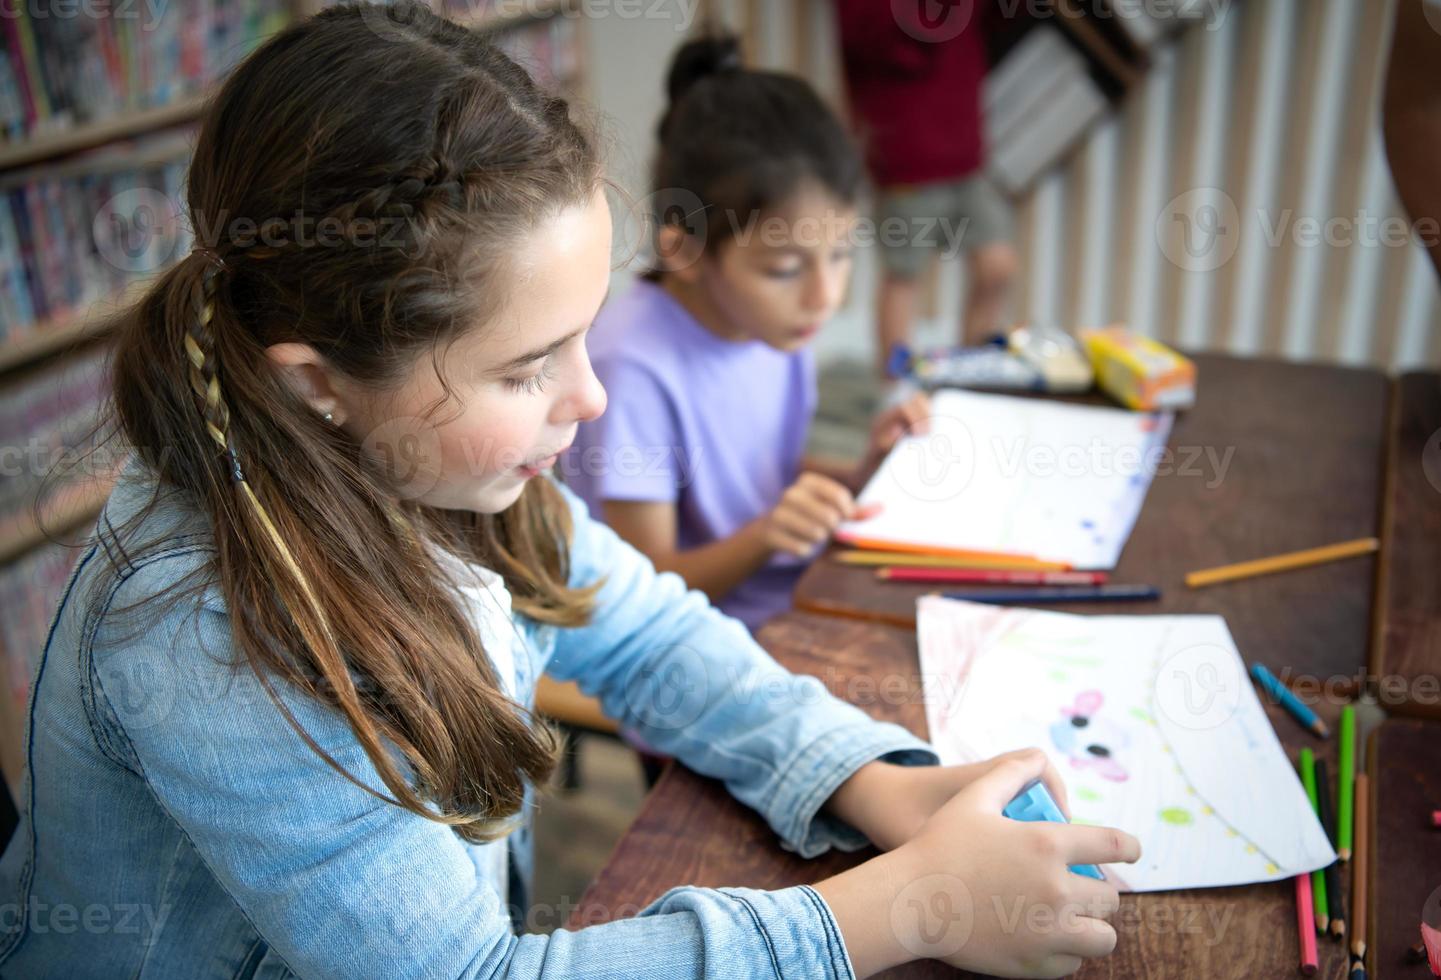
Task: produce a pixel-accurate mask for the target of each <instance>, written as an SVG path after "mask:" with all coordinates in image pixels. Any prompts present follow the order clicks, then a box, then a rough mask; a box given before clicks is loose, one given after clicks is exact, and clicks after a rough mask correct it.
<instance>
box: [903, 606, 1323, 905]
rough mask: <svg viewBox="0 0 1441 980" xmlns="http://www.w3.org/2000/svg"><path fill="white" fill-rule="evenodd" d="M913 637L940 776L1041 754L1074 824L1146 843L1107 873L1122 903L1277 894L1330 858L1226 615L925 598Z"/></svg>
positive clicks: (918, 608)
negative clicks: (1025, 752) (1141, 895)
mask: <svg viewBox="0 0 1441 980" xmlns="http://www.w3.org/2000/svg"><path fill="white" fill-rule="evenodd" d="M917 629H918V631H919V639H920V653H921V675H922V680H923V686H924V689H925V692H926V694H925V701H926V720H927V722H928V723H929V725H930V732H931V742H932V744H933V745H934V746H935V748H936V751H937V753H939V755H940V756H941V760H942V762H945V763H947V764H951V763H959V762H971V761H976V760H979V759H984V758H989V757H991V756H993V755H996V754H998V753H1001V752H1009V751H1011V750H1013V749H1020V748H1027V747H1030V746H1039V747H1041V748H1043V749H1044V750H1045V751H1046V752H1047V754H1048V755H1050V757H1051V759H1052V760H1053V761H1054V763H1055V765H1056V767H1057V768H1058V769H1059V770H1060V772H1061V776H1062V778H1063V779H1064V780H1065V782H1066V788H1067V790H1068V792H1069V795H1070V807H1071V815H1072V818H1073V820H1074V822H1076V823H1091V824H1102V825H1106V826H1113V827H1119V828H1121V829H1122V830H1125V831H1128V832H1129V833H1131V834H1133V835H1135V836H1136V837H1137V838H1138V839H1139V840H1140V842H1141V849H1142V857H1141V860H1140V861H1139V862H1138V863H1136V864H1134V865H1129V864H1115V865H1107V866H1106V867H1105V871H1106V873H1107V875H1108V877H1111V878H1112V880H1114V881H1116V882H1117V883H1118V886H1119V887H1120V888H1121V889H1122V890H1123V891H1135V892H1145V891H1165V890H1170V889H1178V888H1208V887H1217V886H1222V885H1240V884H1248V883H1251V882H1257V881H1272V880H1277V879H1282V878H1288V877H1292V876H1294V875H1297V874H1300V873H1302V872H1306V871H1314V870H1316V869H1317V868H1323V867H1325V866H1326V865H1328V864H1330V863H1331V862H1332V861H1334V860H1335V859H1336V854H1335V851H1333V850H1332V848H1331V844H1330V842H1329V841H1328V839H1327V837H1326V834H1325V831H1324V830H1323V829H1322V827H1321V823H1320V821H1319V820H1317V818H1316V815H1315V813H1314V811H1313V810H1312V809H1311V805H1310V802H1309V800H1308V799H1307V796H1306V792H1305V789H1304V788H1303V787H1302V785H1301V781H1300V779H1299V778H1298V777H1297V775H1296V771H1295V770H1294V769H1293V768H1292V767H1291V764H1290V762H1289V761H1288V760H1287V758H1286V753H1285V751H1284V750H1283V749H1282V748H1281V743H1280V742H1279V741H1278V740H1277V738H1276V733H1275V731H1274V730H1273V729H1272V728H1271V724H1270V721H1269V720H1268V719H1267V717H1266V715H1265V712H1264V711H1263V710H1262V708H1261V702H1260V700H1259V699H1258V698H1257V696H1256V692H1255V690H1254V689H1253V688H1252V686H1251V683H1250V681H1249V679H1248V677H1247V675H1246V670H1245V666H1244V664H1243V663H1242V660H1241V657H1240V654H1239V653H1238V652H1237V651H1236V646H1235V644H1234V642H1233V641H1232V639H1231V634H1230V631H1229V630H1228V629H1227V628H1226V622H1225V620H1224V619H1222V618H1221V617H1220V616H1077V615H1072V614H1068V613H1057V612H1047V611H1042V610H1034V609H1018V608H1008V607H1003V606H995V605H988V604H983V603H973V602H961V601H957V600H951V599H943V598H941V597H939V596H927V597H925V598H922V599H920V600H919V601H918V603H917ZM1076 719H1084V723H1083V724H1082V723H1078V722H1077V721H1076Z"/></svg>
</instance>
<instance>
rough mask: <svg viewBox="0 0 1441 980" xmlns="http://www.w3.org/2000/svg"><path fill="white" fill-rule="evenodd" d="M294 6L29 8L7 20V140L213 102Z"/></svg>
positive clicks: (1, 20) (224, 3)
mask: <svg viewBox="0 0 1441 980" xmlns="http://www.w3.org/2000/svg"><path fill="white" fill-rule="evenodd" d="M291 6H292V5H291V3H290V2H289V0H187V2H186V3H183V4H169V5H166V4H161V5H159V6H156V5H151V4H124V3H109V2H106V0H96V2H94V3H92V4H89V5H88V6H82V7H76V8H72V10H71V16H60V15H59V14H58V13H53V12H52V13H51V14H50V15H47V16H36V9H35V8H34V7H32V6H31V5H29V4H25V3H19V4H15V5H14V9H13V11H12V12H10V13H8V14H6V16H4V17H0V36H3V39H4V52H5V57H4V59H3V61H0V113H3V115H0V136H3V142H8V143H18V142H23V141H25V140H30V139H35V138H38V137H42V136H48V135H54V134H58V133H64V132H67V131H70V130H74V129H76V128H78V127H83V126H86V125H89V124H92V123H97V122H102V121H107V120H111V119H115V118H117V117H123V116H126V115H129V114H134V113H137V112H142V111H144V110H147V109H155V108H158V107H161V106H166V105H172V104H174V103H176V102H177V101H179V100H181V99H184V98H187V97H191V96H195V95H198V94H200V93H202V92H204V91H205V90H206V89H207V88H209V86H210V85H211V83H213V82H214V81H215V80H216V79H218V78H219V77H221V76H222V75H224V74H225V72H227V71H228V70H229V69H230V68H231V67H233V66H234V65H235V64H236V63H238V62H239V61H240V60H241V59H242V58H243V57H244V56H245V55H246V54H248V53H249V52H250V51H251V50H252V49H253V48H254V47H255V46H256V45H257V44H258V42H259V41H260V40H261V39H262V38H264V37H266V36H268V35H270V34H273V33H275V32H276V31H278V30H280V29H281V28H282V27H284V26H285V25H286V24H287V23H288V22H289V20H290V17H291Z"/></svg>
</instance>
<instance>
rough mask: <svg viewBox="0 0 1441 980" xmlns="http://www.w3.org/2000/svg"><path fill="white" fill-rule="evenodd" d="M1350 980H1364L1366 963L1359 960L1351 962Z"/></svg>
mask: <svg viewBox="0 0 1441 980" xmlns="http://www.w3.org/2000/svg"><path fill="white" fill-rule="evenodd" d="M1351 980H1366V962H1365V960H1361V959H1353V960H1352V961H1351Z"/></svg>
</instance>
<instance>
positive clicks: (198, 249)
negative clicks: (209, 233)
mask: <svg viewBox="0 0 1441 980" xmlns="http://www.w3.org/2000/svg"><path fill="white" fill-rule="evenodd" d="M190 251H191V253H192V254H194V255H199V256H201V257H202V258H204V259H205V261H207V262H209V263H210V264H211V265H213V266H215V267H216V268H217V269H219V270H220V271H221V272H225V271H226V270H227V269H229V268H230V267H229V266H228V265H226V264H225V259H223V258H221V257H220V253H219V252H217V251H215V249H213V248H211V247H210V246H208V245H196V246H195V247H194V248H192V249H191V250H190Z"/></svg>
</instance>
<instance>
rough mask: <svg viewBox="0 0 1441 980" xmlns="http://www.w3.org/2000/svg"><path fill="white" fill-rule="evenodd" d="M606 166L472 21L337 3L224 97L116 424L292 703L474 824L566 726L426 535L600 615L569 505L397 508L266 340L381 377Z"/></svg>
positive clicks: (542, 497)
mask: <svg viewBox="0 0 1441 980" xmlns="http://www.w3.org/2000/svg"><path fill="white" fill-rule="evenodd" d="M599 179H600V174H599V163H598V161H597V158H596V154H595V152H594V150H593V143H592V141H591V140H590V139H588V138H587V136H586V135H585V134H584V132H583V130H582V129H581V128H580V127H578V126H577V125H576V123H575V122H574V121H573V120H572V119H571V118H570V114H569V108H568V106H567V104H566V103H565V101H564V100H562V99H559V98H555V97H552V96H549V95H547V94H545V93H543V92H542V91H540V90H539V89H538V88H537V87H536V86H535V85H534V84H533V83H532V81H531V79H530V78H529V77H528V76H527V75H526V73H525V72H524V71H523V70H522V69H521V68H519V67H518V66H517V65H516V64H514V63H513V62H512V61H511V60H510V59H509V58H507V57H506V56H505V55H504V54H502V53H501V52H500V51H499V50H498V49H496V48H495V47H494V46H493V45H491V44H489V43H487V42H486V41H485V40H484V39H482V38H481V37H480V36H478V35H477V34H475V33H473V32H471V31H468V30H466V29H463V28H461V27H459V26H457V25H455V24H452V23H450V22H448V21H445V20H443V19H441V18H438V17H436V16H435V15H433V14H432V13H431V12H430V11H429V10H427V9H426V8H425V7H424V6H422V5H416V4H410V3H399V4H395V5H393V6H381V5H374V6H372V5H368V4H357V5H346V6H338V7H332V8H329V9H327V10H325V11H324V12H322V13H320V14H318V15H316V16H315V17H312V18H310V19H308V20H306V21H303V22H300V23H298V24H296V25H294V26H292V27H290V28H289V29H287V30H285V31H284V32H283V33H281V34H279V35H277V36H276V37H274V38H273V39H272V40H270V41H269V42H268V43H266V44H265V45H264V46H262V47H261V48H259V49H258V50H256V51H255V52H254V53H253V54H252V55H251V56H250V57H249V58H248V59H246V60H245V61H244V62H243V63H242V64H241V65H240V66H239V67H238V68H237V69H236V70H235V72H234V73H233V74H232V75H231V76H230V78H229V79H228V80H227V81H226V83H225V85H224V86H223V87H222V89H221V90H220V91H219V92H218V94H217V95H216V96H215V98H214V100H213V102H212V103H211V104H210V106H209V108H208V111H207V112H206V114H205V116H204V119H203V121H202V125H201V129H200V134H199V137H198V141H197V145H196V149H195V154H194V157H193V160H192V162H191V165H190V170H189V176H188V184H187V204H188V209H189V215H190V220H191V227H192V228H193V230H194V232H195V235H196V240H197V245H198V248H197V251H196V252H194V253H192V254H191V255H190V256H188V257H186V258H185V259H183V260H181V261H180V262H178V263H177V264H176V265H174V266H173V267H171V268H170V269H169V270H167V271H166V272H165V274H164V275H163V276H162V277H160V278H159V279H158V280H157V282H156V283H155V285H154V286H153V288H151V289H150V291H149V292H148V293H147V294H146V295H145V296H144V297H143V299H141V300H140V301H139V302H138V303H137V304H136V306H135V307H134V308H133V309H131V310H129V311H128V312H127V313H126V315H125V317H124V320H123V325H122V329H121V332H120V335H119V338H118V340H117V347H116V351H115V354H114V369H113V383H114V403H115V421H116V423H117V424H118V427H119V429H120V432H121V435H122V436H123V438H124V441H125V442H128V443H129V444H130V445H131V446H133V448H134V450H135V451H136V452H137V453H138V454H139V455H140V457H141V458H142V459H143V461H144V462H145V463H146V464H147V465H148V466H149V467H150V468H151V469H152V470H154V471H155V472H156V473H157V474H158V476H159V479H160V486H161V488H162V489H163V490H175V491H178V492H180V493H182V494H184V495H186V496H187V497H189V498H190V499H192V500H193V501H194V502H195V504H196V505H197V506H198V507H199V508H200V509H201V510H202V511H203V512H204V513H205V515H206V516H207V517H208V519H209V523H210V525H211V527H212V528H213V532H214V543H215V558H214V563H213V567H212V568H211V569H209V570H210V571H211V573H212V575H213V578H212V581H218V584H219V587H220V589H221V590H222V594H223V595H224V597H225V600H226V604H227V607H228V611H229V616H230V625H231V628H232V631H233V635H234V641H235V645H236V648H237V649H238V650H239V651H241V652H242V653H243V655H244V660H245V661H246V662H247V663H248V666H249V668H250V669H251V670H253V671H254V672H255V674H256V675H257V677H259V679H260V681H261V683H262V684H264V685H265V687H266V689H267V691H269V692H270V696H271V699H272V700H273V701H274V703H275V704H276V706H277V707H278V708H279V710H280V711H281V712H282V714H283V715H284V716H285V718H286V719H287V721H289V723H290V724H291V725H292V726H293V727H294V728H295V730H296V731H297V732H298V733H299V734H300V735H301V737H303V738H304V739H305V741H306V743H307V744H309V746H310V747H311V748H312V749H313V750H314V751H315V752H317V753H318V754H319V755H320V756H321V757H323V758H324V759H325V760H326V762H328V763H329V764H330V765H331V766H333V767H334V768H336V769H337V770H338V771H340V772H341V773H342V774H344V775H345V776H346V777H347V778H349V779H351V780H352V782H355V783H356V784H357V785H361V786H364V787H365V788H367V789H369V790H370V791H371V792H375V793H376V795H378V796H381V797H382V798H387V797H385V796H384V794H383V793H380V792H378V791H377V790H376V789H374V788H372V787H369V786H367V785H366V784H365V783H364V782H363V781H362V780H361V779H359V778H358V777H357V776H356V775H355V774H353V773H350V772H348V771H346V769H345V768H344V767H342V766H341V765H340V764H339V763H338V762H337V761H336V760H335V759H334V758H333V757H331V756H330V755H328V754H327V753H326V752H325V751H324V750H323V749H321V748H320V746H319V745H317V744H316V742H315V741H314V739H312V738H311V736H310V735H309V734H308V733H306V732H305V731H304V730H303V728H302V727H301V726H300V725H299V723H298V722H297V721H296V719H295V718H294V717H293V715H292V714H291V713H290V712H289V711H288V710H287V708H286V707H285V705H284V703H283V702H282V700H281V699H280V698H279V697H278V696H277V693H276V690H275V687H274V678H277V677H278V678H280V679H282V680H283V681H285V682H288V683H289V684H292V685H295V686H296V687H297V688H299V689H300V690H301V691H303V692H305V693H306V694H308V695H310V696H312V697H315V698H317V699H320V700H322V701H323V702H325V703H327V704H329V705H332V706H333V707H334V708H335V709H336V710H338V711H339V712H340V713H341V714H342V715H343V716H344V718H345V720H346V722H347V723H348V724H349V726H350V728H351V729H352V731H353V732H354V733H355V737H356V738H357V739H358V740H359V742H360V744H361V745H362V746H363V747H364V749H365V752H366V754H367V756H368V757H369V759H370V760H371V762H372V763H373V764H374V765H375V768H376V769H377V770H378V771H379V774H380V776H381V778H382V779H383V780H384V782H385V787H386V788H387V789H388V790H389V792H390V799H391V802H394V803H397V804H398V805H400V806H403V807H405V808H406V809H408V810H411V811H414V812H415V813H417V814H421V815H423V816H425V817H427V818H430V819H436V820H440V821H443V822H445V823H447V824H450V825H452V826H453V827H454V829H455V830H456V832H457V833H459V834H460V835H461V836H462V837H464V838H465V839H467V840H471V841H482V840H488V839H492V838H494V837H495V836H498V835H499V834H500V833H502V832H503V831H504V829H505V828H504V826H503V824H504V822H505V820H506V818H507V817H510V816H512V815H513V814H515V813H516V811H517V810H518V809H519V808H520V805H521V803H522V801H523V798H524V797H523V794H524V791H525V784H526V780H530V781H532V782H537V783H538V782H541V781H543V780H545V779H546V778H547V777H548V776H549V774H550V773H551V771H552V769H553V767H554V764H555V758H556V741H555V738H554V736H553V733H552V732H551V731H550V730H549V729H547V728H546V727H544V726H543V725H542V724H540V723H539V722H538V721H537V720H536V719H534V718H533V717H531V716H530V715H529V714H528V713H526V712H525V711H524V710H523V709H522V708H521V707H519V706H518V705H516V704H515V703H514V702H512V701H510V700H508V699H507V698H506V697H505V696H504V694H503V693H502V690H501V688H500V686H499V684H498V679H497V677H496V676H495V675H494V671H493V670H492V668H491V666H490V663H489V661H488V659H487V657H486V655H485V652H484V651H483V650H482V649H481V646H480V641H479V639H478V638H477V637H476V636H475V634H474V631H473V630H471V629H470V628H469V627H468V625H467V621H466V619H465V617H464V616H463V614H462V612H461V609H460V608H459V606H458V602H457V600H456V598H455V594H454V592H453V591H452V590H450V589H448V588H444V587H442V586H443V584H445V583H448V582H449V579H448V578H447V577H446V576H445V574H444V572H443V571H442V570H441V569H440V568H439V567H438V566H437V564H436V562H435V560H434V557H433V556H432V555H431V554H430V553H429V544H430V543H431V542H434V543H437V544H439V545H441V546H442V547H445V548H447V549H449V550H452V551H455V552H458V553H459V554H460V555H461V556H462V557H465V558H467V559H470V560H474V561H478V562H481V563H483V564H485V565H487V566H488V567H490V568H493V569H495V570H496V571H497V572H499V573H500V574H501V575H502V576H503V578H504V580H505V583H506V585H507V587H508V588H509V589H510V591H511V594H512V596H513V597H514V603H515V608H516V610H517V611H518V612H520V613H523V614H525V615H527V616H529V617H532V618H533V619H535V620H538V621H541V622H544V623H548V624H554V625H560V626H572V625H577V624H580V623H583V622H584V621H585V620H586V619H587V617H588V615H589V613H590V610H591V604H592V601H593V596H594V587H591V588H588V589H579V590H577V589H571V588H569V587H568V585H567V581H568V574H569V573H568V560H567V547H568V542H569V538H570V532H571V527H570V522H569V517H568V510H567V508H566V507H565V504H564V501H563V500H561V499H560V498H559V495H558V493H557V491H556V490H555V488H554V487H553V486H551V485H550V484H549V483H548V482H547V481H545V480H540V479H538V480H532V481H531V482H530V484H529V485H528V486H527V487H526V489H525V491H524V492H523V493H522V495H521V497H520V499H519V500H518V501H517V502H516V503H515V504H514V505H513V506H511V507H510V508H509V509H507V510H506V511H504V512H503V513H500V514H496V515H478V514H474V513H469V512H459V511H443V510H438V509H436V508H431V507H426V506H423V505H421V504H419V503H418V502H415V501H406V500H403V499H399V498H398V497H397V495H396V493H395V492H394V482H393V480H391V479H389V478H388V477H387V473H386V472H385V468H384V467H383V466H382V465H381V464H380V462H379V461H378V460H377V459H375V458H374V456H373V454H371V453H367V451H366V450H365V447H364V446H363V445H362V444H360V443H357V441H356V440H355V439H354V438H352V437H350V436H347V435H346V434H345V433H344V432H343V431H341V430H340V429H339V428H338V427H336V426H334V425H331V424H328V423H327V422H326V421H325V420H323V419H322V418H321V417H319V416H318V415H317V414H316V413H315V412H314V411H313V410H312V409H311V408H310V407H309V406H308V405H307V404H306V403H305V402H304V401H303V400H302V399H301V398H300V397H299V396H298V395H297V394H296V393H295V392H294V391H293V389H292V388H291V387H290V386H289V385H287V384H286V383H284V381H283V379H282V378H281V377H280V376H279V375H278V374H277V372H276V370H274V369H273V368H272V366H271V365H270V362H269V361H268V360H267V358H266V357H265V348H266V347H267V346H269V345H271V344H275V343H281V342H287V341H294V342H301V343H305V344H309V345H311V346H313V347H314V348H315V349H316V350H318V351H319V352H320V353H321V354H323V355H324V356H325V357H326V358H327V359H328V360H329V362H330V364H331V365H333V366H334V367H335V368H337V369H338V370H340V371H342V372H344V373H345V375H346V376H348V377H350V378H352V379H355V380H357V381H360V382H363V383H366V384H370V385H373V386H374V387H375V389H376V390H377V391H384V390H385V389H386V386H387V385H393V384H395V383H396V382H397V381H398V379H399V378H400V377H401V376H402V375H403V374H404V373H405V372H406V370H407V369H408V368H409V367H410V366H411V365H413V364H414V363H416V361H415V359H416V358H419V357H424V356H430V357H432V358H436V357H437V354H438V351H439V350H441V349H443V347H444V345H445V344H446V343H447V342H449V341H452V340H454V339H455V337H456V336H458V335H459V334H460V333H461V332H462V331H463V330H464V329H466V328H468V327H470V326H472V325H474V324H476V323H479V322H483V321H484V319H485V317H486V315H487V314H488V313H490V312H492V311H493V310H494V309H496V308H497V307H499V306H500V305H501V304H502V303H503V302H504V300H503V296H501V295H499V293H501V292H502V291H503V288H504V280H503V277H504V276H505V275H506V264H505V261H504V256H505V254H506V253H507V251H509V250H511V249H513V248H514V246H515V245H516V243H517V242H518V241H519V240H520V239H521V238H522V236H524V235H525V234H526V233H527V232H528V231H529V230H531V229H532V228H534V227H535V225H536V223H537V222H538V221H540V220H542V219H544V218H545V217H546V216H548V215H550V214H553V213H555V212H556V211H558V210H560V209H562V208H564V207H567V206H572V205H576V204H584V203H585V202H586V201H587V200H588V199H589V197H590V195H591V193H592V192H593V191H594V189H595V187H596V186H597V184H598V182H599ZM267 225H268V227H267ZM481 329H483V327H482V328H481ZM446 390H447V391H449V390H450V389H449V388H447V389H446ZM152 506H153V502H152ZM143 516H144V512H142V514H141V515H139V517H138V518H137V520H139V519H143ZM127 523H128V522H127ZM123 533H124V532H120V536H123ZM237 660H238V658H237ZM237 665H238V664H237ZM396 750H398V752H399V757H397V755H396Z"/></svg>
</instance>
